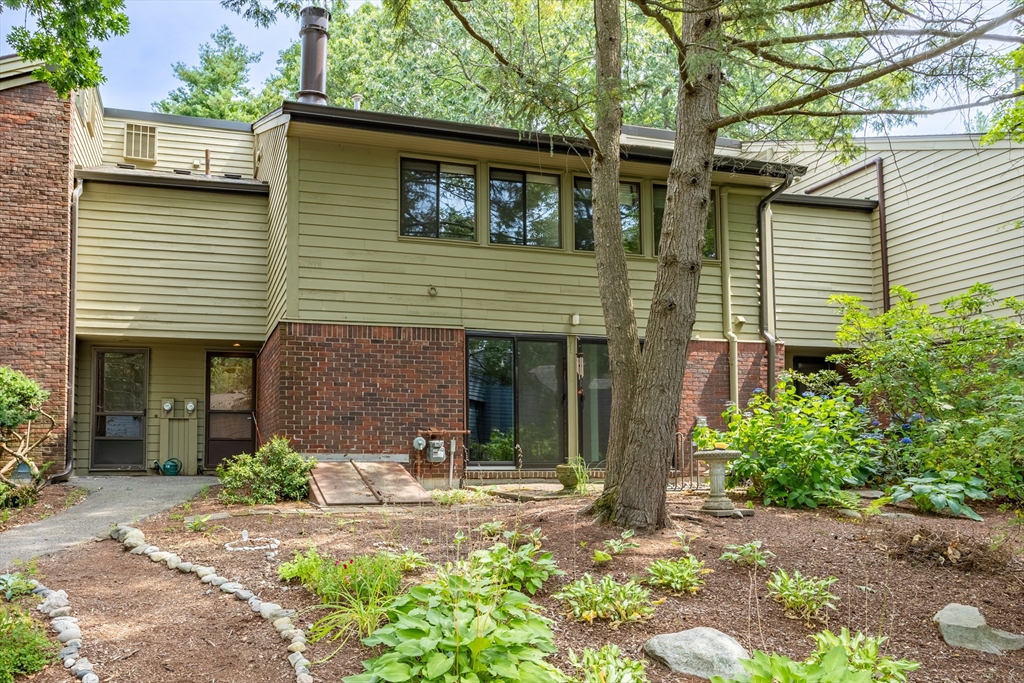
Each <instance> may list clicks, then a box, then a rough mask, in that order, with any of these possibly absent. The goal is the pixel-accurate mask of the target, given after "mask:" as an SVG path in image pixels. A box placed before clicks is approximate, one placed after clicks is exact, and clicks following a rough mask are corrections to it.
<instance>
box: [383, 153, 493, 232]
mask: <svg viewBox="0 0 1024 683" xmlns="http://www.w3.org/2000/svg"><path fill="white" fill-rule="evenodd" d="M401 194H402V202H401V234H402V235H403V236H405V237H434V238H444V239H457V240H470V241H471V240H474V239H476V168H474V167H473V166H470V165H465V164H449V163H443V162H438V161H426V160H422V159H402V188H401Z"/></svg>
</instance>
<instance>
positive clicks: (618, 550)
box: [604, 529, 640, 555]
mask: <svg viewBox="0 0 1024 683" xmlns="http://www.w3.org/2000/svg"><path fill="white" fill-rule="evenodd" d="M634 533H636V532H635V531H633V529H627V530H626V531H623V532H622V533H621V534H619V538H610V539H608V540H607V541H605V542H604V547H605V548H607V549H608V552H609V553H611V554H612V555H621V554H622V553H624V552H626V551H627V550H631V549H633V548H639V547H640V544H639V543H637V542H636V541H631V540H629V539H631V538H633V534H634Z"/></svg>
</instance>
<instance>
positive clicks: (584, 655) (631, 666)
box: [569, 643, 647, 683]
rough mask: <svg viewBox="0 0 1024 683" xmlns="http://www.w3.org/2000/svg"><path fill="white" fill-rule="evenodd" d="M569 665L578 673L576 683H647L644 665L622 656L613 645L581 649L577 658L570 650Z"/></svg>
mask: <svg viewBox="0 0 1024 683" xmlns="http://www.w3.org/2000/svg"><path fill="white" fill-rule="evenodd" d="M569 663H570V664H572V666H573V668H575V669H576V670H577V671H578V672H579V675H580V678H579V679H578V683H647V675H646V673H645V671H644V670H645V668H646V663H645V662H644V661H643V660H637V659H630V658H629V657H625V656H623V654H622V651H621V650H619V646H618V645H615V644H614V643H609V644H608V645H605V646H604V647H602V648H601V649H600V650H592V649H590V648H589V647H586V648H583V652H581V653H580V654H579V656H577V655H576V653H575V652H573V651H572V650H571V649H570V650H569Z"/></svg>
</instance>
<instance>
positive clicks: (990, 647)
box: [932, 602, 1024, 655]
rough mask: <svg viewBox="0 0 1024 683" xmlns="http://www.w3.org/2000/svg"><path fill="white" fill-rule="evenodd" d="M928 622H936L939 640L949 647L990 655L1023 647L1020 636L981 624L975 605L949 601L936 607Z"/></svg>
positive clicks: (1022, 637)
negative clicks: (942, 605)
mask: <svg viewBox="0 0 1024 683" xmlns="http://www.w3.org/2000/svg"><path fill="white" fill-rule="evenodd" d="M932 621H934V622H936V623H937V624H938V625H939V630H940V631H941V632H942V639H943V640H945V641H946V643H948V644H949V645H952V646H953V647H963V648H967V649H968V650H978V651H979V652H990V653H992V654H994V655H1001V654H1003V652H1006V651H1008V650H1020V649H1021V648H1024V636H1019V635H1017V634H1015V633H1009V632H1007V631H1000V630H999V629H996V628H992V627H991V626H989V625H988V624H986V623H985V617H983V616H982V614H981V612H979V611H978V608H977V607H971V606H970V605H959V604H957V603H955V602H954V603H950V604H948V605H946V606H945V607H943V608H942V609H941V610H939V611H938V612H937V613H936V614H935V616H934V617H933V618H932Z"/></svg>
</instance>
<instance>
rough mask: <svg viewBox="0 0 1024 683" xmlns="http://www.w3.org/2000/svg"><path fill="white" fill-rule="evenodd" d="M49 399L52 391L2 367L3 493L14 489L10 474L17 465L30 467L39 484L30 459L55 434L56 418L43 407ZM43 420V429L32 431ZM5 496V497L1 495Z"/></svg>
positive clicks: (0, 457) (0, 476)
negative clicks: (35, 423) (8, 489)
mask: <svg viewBox="0 0 1024 683" xmlns="http://www.w3.org/2000/svg"><path fill="white" fill-rule="evenodd" d="M49 397H50V392H48V391H46V390H45V389H43V388H42V387H41V386H39V384H38V383H37V382H36V381H35V380H33V379H31V378H29V377H27V376H26V375H24V374H23V373H21V372H18V371H17V370H14V369H12V368H9V367H7V366H0V464H2V466H0V494H3V493H4V489H6V488H15V483H14V482H13V481H12V480H11V479H10V475H11V472H12V471H13V470H14V468H15V467H17V466H18V464H24V465H27V466H28V468H29V471H30V472H31V473H32V477H33V479H35V480H36V481H37V482H38V480H39V478H40V473H39V468H38V467H37V466H36V464H35V462H34V461H33V460H32V457H31V456H32V453H33V451H35V449H36V448H38V447H39V445H40V444H42V443H43V442H44V441H45V440H46V439H47V438H48V437H49V436H50V433H51V432H52V431H53V427H54V420H53V417H51V416H50V415H49V414H48V413H46V412H45V411H44V410H43V408H42V406H43V404H44V403H46V400H47V399H48V398H49ZM40 418H42V419H43V421H44V426H43V427H42V428H40V427H39V426H38V425H36V426H35V428H33V423H34V422H37V421H39V419H40ZM8 458H9V459H8ZM2 497H5V496H3V495H0V498H2ZM32 498H34V496H32V495H29V496H28V499H32Z"/></svg>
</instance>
